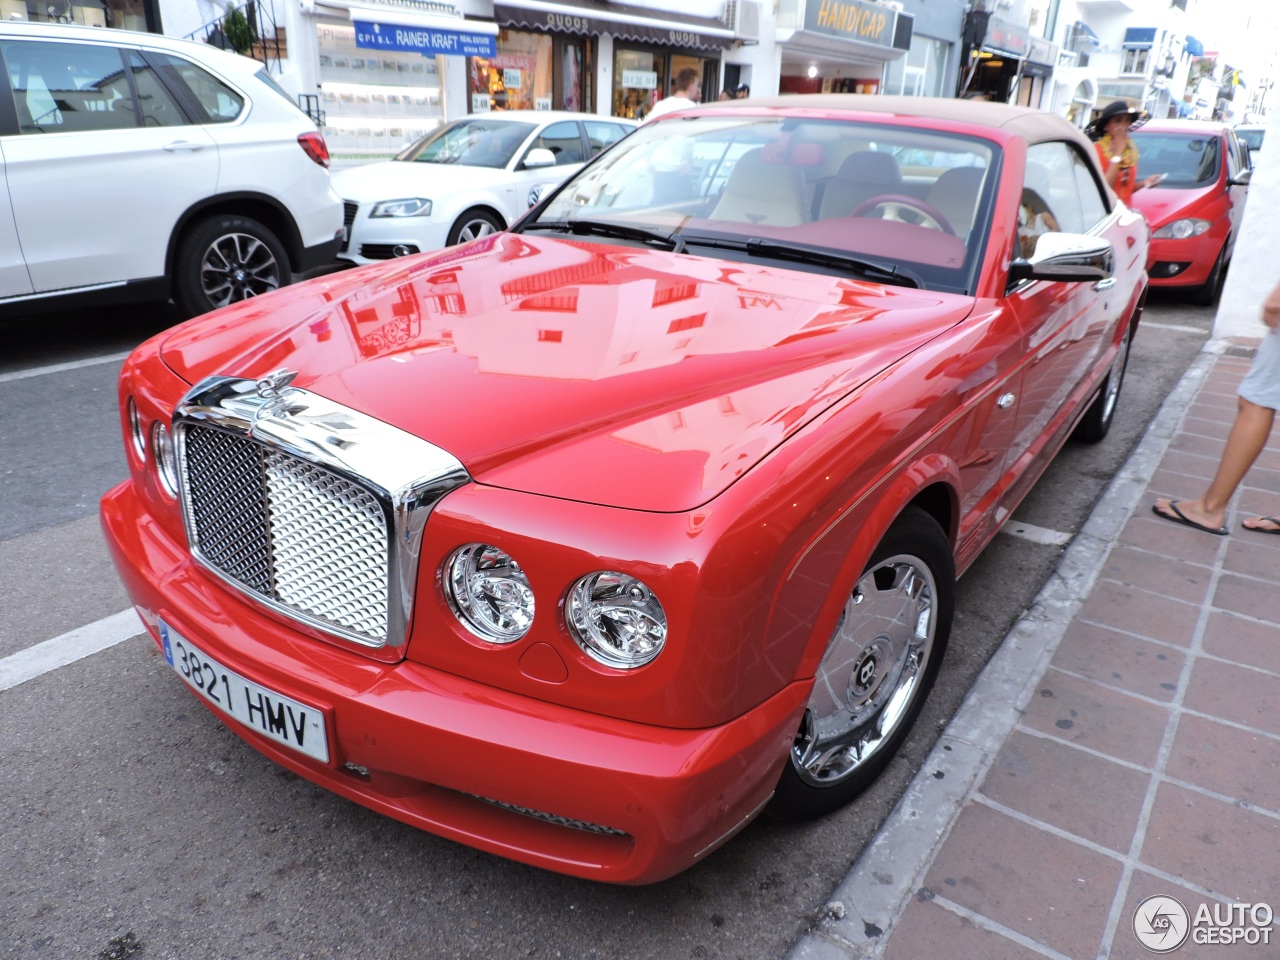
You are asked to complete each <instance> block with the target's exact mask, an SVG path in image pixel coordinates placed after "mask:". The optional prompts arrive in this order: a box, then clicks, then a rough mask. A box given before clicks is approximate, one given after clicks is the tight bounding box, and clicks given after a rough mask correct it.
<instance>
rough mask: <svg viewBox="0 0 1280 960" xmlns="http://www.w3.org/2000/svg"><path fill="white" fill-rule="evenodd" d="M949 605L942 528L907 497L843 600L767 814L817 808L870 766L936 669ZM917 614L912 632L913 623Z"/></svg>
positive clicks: (884, 754) (911, 714)
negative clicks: (905, 505) (908, 502)
mask: <svg viewBox="0 0 1280 960" xmlns="http://www.w3.org/2000/svg"><path fill="white" fill-rule="evenodd" d="M868 601H870V602H868ZM864 604H866V606H865V607H864V606H863V605H864ZM954 607H955V562H954V559H953V557H952V555H951V546H950V544H949V543H948V542H947V538H946V535H945V534H944V533H943V532H942V528H941V527H939V526H938V524H937V522H936V521H935V520H934V519H933V518H932V517H931V516H929V515H928V514H927V513H925V512H924V511H923V510H921V509H919V508H918V507H908V508H907V509H906V510H904V511H903V513H902V516H900V517H899V518H898V519H897V520H896V521H895V522H894V524H893V526H892V527H891V528H890V529H889V532H888V533H886V534H885V536H884V539H883V540H882V541H881V542H880V545H879V546H877V547H876V549H875V552H874V553H872V555H871V560H870V562H869V563H868V564H867V568H866V570H865V571H864V572H863V574H862V576H861V577H860V578H859V579H858V583H857V585H856V586H855V587H854V589H853V591H852V592H851V593H850V595H849V598H848V600H847V601H846V603H845V609H844V612H843V613H842V614H841V617H840V622H839V624H837V626H836V630H835V633H834V634H832V637H831V640H830V641H829V643H828V646H827V651H826V653H825V654H824V656H823V658H822V663H821V664H820V665H819V666H818V670H817V676H816V677H815V680H814V687H813V692H812V693H811V694H810V697H809V703H808V705H807V707H806V708H805V714H804V719H803V720H802V721H801V723H800V729H799V730H798V731H797V732H796V736H795V741H794V742H793V744H792V747H791V750H790V752H789V753H788V756H787V762H786V766H785V767H784V768H783V771H782V776H781V778H780V779H779V781H778V786H777V789H776V790H775V792H774V795H773V799H772V801H770V804H769V813H770V815H772V816H773V817H775V818H777V819H780V820H807V819H810V818H813V817H819V816H822V815H824V814H827V813H830V812H832V811H833V810H838V809H839V808H840V807H842V806H844V805H845V804H846V803H848V802H849V801H850V800H852V799H853V798H854V797H856V796H857V795H858V794H859V793H861V792H862V791H863V790H865V789H866V788H867V787H868V786H870V785H871V783H872V782H873V781H874V780H875V778H876V777H877V776H879V774H880V772H881V771H882V770H883V769H884V767H885V766H886V765H887V764H888V763H889V761H890V760H892V759H893V755H894V754H895V753H896V752H897V751H898V748H899V747H901V746H902V742H903V741H904V740H905V739H906V737H907V734H908V732H909V731H910V730H911V726H912V724H914V723H915V721H916V717H918V716H919V714H920V710H921V708H922V707H923V706H924V702H925V699H926V698H927V697H928V695H929V691H930V690H931V689H932V688H933V684H934V681H935V680H936V679H937V676H938V670H939V668H940V666H941V663H942V656H943V653H944V652H945V651H946V648H947V638H948V637H949V636H950V634H951V618H952V614H953V611H954ZM856 608H862V609H856ZM926 613H927V618H926V616H925V614H926ZM926 619H927V626H926V627H925V629H924V635H921V633H920V629H919V624H920V623H921V622H923V621H924V620H926ZM886 623H888V624H890V625H891V626H890V627H889V628H886ZM895 628H896V629H895Z"/></svg>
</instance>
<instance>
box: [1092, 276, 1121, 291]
mask: <svg viewBox="0 0 1280 960" xmlns="http://www.w3.org/2000/svg"><path fill="white" fill-rule="evenodd" d="M1115 285H1116V278H1115V277H1107V278H1106V279H1105V280H1099V281H1098V282H1097V283H1095V284H1094V285H1093V289H1095V290H1110V289H1111V288H1112V287H1114V286H1115Z"/></svg>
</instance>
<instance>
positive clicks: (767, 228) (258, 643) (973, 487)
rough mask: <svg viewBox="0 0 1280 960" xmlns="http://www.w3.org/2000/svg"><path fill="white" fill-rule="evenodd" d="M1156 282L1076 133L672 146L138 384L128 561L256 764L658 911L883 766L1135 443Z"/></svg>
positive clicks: (694, 119)
mask: <svg viewBox="0 0 1280 960" xmlns="http://www.w3.org/2000/svg"><path fill="white" fill-rule="evenodd" d="M1147 245H1148V232H1147V226H1146V223H1145V221H1144V220H1143V219H1142V218H1141V217H1140V216H1138V215H1137V214H1134V213H1131V212H1129V211H1128V210H1126V209H1125V208H1123V207H1122V206H1118V205H1116V204H1115V201H1114V198H1113V197H1112V196H1111V195H1110V194H1109V193H1108V191H1107V189H1106V187H1105V186H1104V185H1103V183H1102V179H1101V177H1100V175H1099V172H1098V170H1097V169H1096V165H1095V161H1094V151H1093V148H1092V146H1091V144H1090V143H1089V142H1088V141H1087V140H1085V139H1084V138H1083V136H1082V135H1081V134H1080V133H1079V131H1077V130H1076V129H1075V128H1073V127H1072V126H1070V125H1069V124H1068V123H1066V121H1064V120H1061V119H1059V118H1057V117H1055V116H1052V115H1048V114H1044V113H1039V112H1035V111H1030V110H1025V109H1021V108H1015V107H1007V106H1003V105H992V104H985V103H974V102H960V101H952V100H940V101H934V100H927V99H895V98H888V97H854V96H847V97H787V98H783V99H778V100H748V101H737V102H730V103H723V104H716V105H708V106H705V107H701V108H698V109H696V110H691V111H688V112H686V113H683V114H673V115H671V116H670V117H668V118H663V119H662V120H659V121H655V122H653V123H651V124H648V125H646V126H644V127H642V128H640V129H639V130H638V131H637V132H636V133H634V134H633V135H631V136H630V137H627V138H626V139H625V140H623V141H621V142H620V143H618V144H617V145H615V146H614V147H612V148H611V149H609V150H608V151H606V152H605V153H604V154H602V155H601V156H600V157H599V158H598V159H596V160H595V161H594V162H593V163H591V164H590V165H589V166H588V167H586V168H585V169H584V170H583V171H582V172H581V173H580V174H579V175H577V176H576V177H574V178H573V179H572V180H570V181H568V182H567V183H566V184H565V185H564V186H562V187H561V188H560V189H559V190H557V191H556V192H555V193H553V194H551V195H549V196H548V197H546V198H544V199H543V200H542V201H541V203H540V204H539V205H538V206H537V207H535V208H534V209H533V210H531V211H530V213H529V214H528V215H527V216H526V217H525V218H524V219H523V220H522V221H520V222H519V223H517V224H516V225H515V226H514V227H513V228H512V229H511V230H510V231H509V232H506V233H501V234H496V235H493V236H490V237H486V238H483V239H481V240H478V241H476V242H474V243H471V244H468V245H465V246H462V247H456V248H453V249H450V250H448V251H445V252H441V253H435V254H428V255H423V256H417V257H409V258H405V259H403V260H398V261H391V262H388V263H385V264H379V265H375V266H370V267H364V268H361V269H357V270H353V271H350V272H346V273H341V274H335V275H331V276H329V277H326V278H322V279H319V280H314V281H312V282H310V283H305V284H301V285H298V286H294V287H289V288H287V289H284V290H281V291H279V292H278V293H275V294H272V295H270V296H266V297H262V298H260V299H255V300H249V301H246V302H244V303H242V304H238V305H236V306H232V307H229V308H226V309H223V310H220V311H217V312H215V313H211V314H208V315H206V316H204V317H201V318H198V319H196V320H194V321H191V322H189V323H187V324H185V325H183V326H179V327H177V328H175V329H173V330H171V331H169V332H167V333H164V334H161V335H160V336H157V337H155V338H154V339H152V340H151V341H149V342H147V343H146V344H144V345H142V346H141V347H139V348H138V350H137V351H136V352H135V353H134V354H133V356H132V357H131V358H130V359H129V360H128V362H127V363H126V364H125V366H124V370H123V373H122V376H121V382H120V401H121V407H122V422H123V428H124V439H125V444H126V447H127V448H128V455H129V462H130V466H131V476H130V478H129V480H128V481H127V482H125V483H123V484H121V485H120V486H119V487H117V488H115V489H114V490H112V491H110V492H109V493H108V494H107V495H106V497H105V498H104V500H103V504H102V520H103V524H104V527H105V529H106V534H107V538H108V540H109V542H110V544H111V548H112V550H113V552H114V556H115V559H116V562H117V563H118V565H119V568H120V571H121V574H122V576H123V578H124V580H125V582H126V584H127V585H128V588H129V590H130V592H131V594H132V596H133V598H134V602H135V604H136V606H137V610H138V612H139V614H140V615H141V617H142V620H143V621H144V622H145V624H146V626H147V628H148V630H149V631H150V632H151V634H152V635H153V637H154V639H155V642H156V643H157V644H158V645H159V646H160V647H161V648H162V649H163V651H164V655H165V657H166V659H167V660H168V661H169V663H170V664H172V665H173V667H174V669H175V670H176V671H177V673H178V674H179V676H180V677H181V678H182V680H183V681H185V682H186V683H187V684H188V685H189V686H190V687H191V688H192V690H193V691H194V693H195V695H196V696H197V697H198V698H199V699H200V700H201V701H202V702H203V703H204V704H205V705H206V706H207V707H208V708H209V709H210V710H211V711H212V712H213V713H214V714H215V715H216V716H218V717H219V718H220V719H222V720H224V721H225V722H227V723H228V724H229V725H230V727H231V728H232V729H233V730H235V731H236V732H237V733H238V734H240V735H241V736H242V737H244V738H245V739H246V740H247V741H248V742H249V743H250V744H251V745H252V746H254V747H255V748H256V749H258V750H260V751H262V752H263V753H264V754H266V755H268V756H270V757H272V758H273V759H275V760H276V761H278V762H279V763H281V764H283V765H285V766H286V767H288V768H289V769H291V770H293V771H295V772H297V773H299V774H301V775H302V776H305V777H307V778H309V779H311V780H313V781H315V782H316V783H319V784H322V785H324V786H326V787H328V788H329V789H331V790H333V791H335V792H337V793H339V794H341V795H343V796H345V797H348V798H350V799H352V800H355V801H357V802H358V803H361V804H364V805H366V806H368V807H371V808H373V809H375V810H379V811H381V812H383V813H386V814H389V815H390V816H393V817H396V818H398V819H400V820H403V821H405V822H407V823H410V824H414V825H416V826H418V827H421V828H423V829H425V830H430V831H433V832H435V833H438V834H440V835H443V836H446V837H450V838H453V839H455V840H458V841H460V842H462V843H467V844H471V845H474V846H476V847H479V848H482V849H484V850H488V851H491V852H494V853H498V854H501V855H503V856H507V857H511V858H514V859H517V860H521V861H524V862H526V863H531V864H536V865H538V866H541V867H546V868H548V869H551V870H558V871H562V872H565V873H569V874H574V875H577V876H581V877H589V878H593V879H598V880H605V881H612V882H619V883H645V882H652V881H656V880H660V879H662V878H664V877H668V876H671V875H672V874H674V873H676V872H677V871H679V870H682V869H684V868H686V867H688V866H690V865H691V864H693V863H694V862H696V861H697V860H698V859H699V858H701V857H704V856H706V855H707V854H708V853H709V852H710V851H712V850H714V849H715V848H716V847H717V846H718V845H720V844H722V843H724V842H725V841H726V840H727V839H728V838H729V837H731V836H732V835H733V834H734V833H735V832H736V831H737V830H739V829H740V828H741V827H742V826H743V825H744V824H746V823H747V822H748V821H750V820H751V818H752V817H754V816H756V815H757V814H759V813H760V812H761V811H762V810H764V809H766V808H770V809H771V810H772V812H773V813H774V814H776V815H778V816H781V817H787V818H801V817H811V816H815V815H820V814H822V813H824V812H827V811H830V810H833V809H835V808H836V807H838V806H840V805H842V804H844V803H847V802H848V801H849V800H850V799H851V798H853V797H854V796H855V795H856V794H857V793H858V792H859V791H860V790H862V789H863V788H864V787H865V786H867V784H868V783H870V782H871V780H872V779H873V778H874V777H875V776H876V775H877V773H878V772H879V771H880V770H881V769H882V768H883V767H884V766H885V764H886V763H887V762H888V761H889V760H890V758H891V757H892V755H893V753H894V751H895V750H896V749H897V748H898V746H899V745H900V743H901V742H902V740H903V739H904V737H905V736H906V733H907V731H908V729H909V727H910V726H911V724H912V722H913V721H914V720H915V718H916V716H917V714H918V713H919V711H920V708H921V706H922V703H923V701H924V699H925V697H926V696H927V694H928V692H929V689H930V687H931V686H932V684H933V682H934V678H935V677H936V676H937V673H938V670H939V668H940V667H941V665H942V660H943V652H944V649H945V647H946V643H947V636H948V632H949V629H950V625H951V618H952V606H953V596H954V586H955V580H956V577H957V575H958V574H959V573H961V572H962V571H963V570H964V569H965V568H966V567H967V566H968V565H969V564H970V563H971V562H972V561H973V559H974V557H975V556H976V555H977V553H978V551H979V550H981V549H982V547H983V545H984V544H986V543H987V542H988V541H989V540H990V539H991V538H992V537H993V536H994V535H995V533H996V531H997V529H999V527H1000V525H1001V524H1002V523H1003V522H1004V521H1005V520H1006V519H1007V518H1008V517H1009V515H1010V513H1011V511H1012V510H1013V509H1014V508H1015V506H1016V505H1017V504H1018V502H1019V501H1020V500H1021V498H1022V497H1023V496H1024V495H1025V494H1026V492H1027V490H1028V488H1029V487H1030V486H1031V484H1032V483H1034V481H1035V480H1036V478H1037V477H1038V476H1039V475H1040V473H1041V471H1042V470H1043V469H1044V467H1045V465H1046V464H1047V463H1048V462H1049V460H1050V458H1052V457H1053V455H1054V453H1055V452H1056V451H1057V450H1058V449H1059V447H1060V446H1061V445H1062V444H1063V443H1064V442H1065V441H1066V440H1067V438H1068V437H1069V436H1070V435H1072V434H1073V433H1074V434H1075V435H1076V436H1077V437H1079V438H1081V439H1084V440H1087V441H1096V440H1099V439H1101V438H1102V437H1103V436H1104V435H1105V434H1106V433H1107V429H1108V427H1109V426H1110V424H1111V421H1112V417H1113V414H1114V412H1115V409H1116V400H1117V397H1118V395H1119V392H1120V386H1121V381H1122V379H1123V377H1124V370H1125V361H1126V358H1127V356H1128V350H1129V343H1130V341H1131V339H1132V336H1133V333H1134V329H1135V327H1136V325H1137V322H1138V318H1139V315H1140V313H1141V310H1142V304H1143V299H1144V296H1145V293H1146V282H1147V281H1146V273H1145V271H1144V267H1145V265H1146V261H1147Z"/></svg>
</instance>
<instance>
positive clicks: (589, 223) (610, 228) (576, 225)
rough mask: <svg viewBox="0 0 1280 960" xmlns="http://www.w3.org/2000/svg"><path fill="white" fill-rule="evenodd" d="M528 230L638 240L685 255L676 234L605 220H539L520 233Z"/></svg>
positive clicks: (529, 224)
mask: <svg viewBox="0 0 1280 960" xmlns="http://www.w3.org/2000/svg"><path fill="white" fill-rule="evenodd" d="M527 230H551V231H554V232H556V233H572V234H574V235H576V236H579V237H585V236H590V235H594V236H598V237H617V238H618V239H620V240H638V241H639V242H641V243H660V244H663V245H664V246H667V247H670V248H671V250H672V252H673V253H684V240H683V239H681V238H680V237H678V236H676V235H675V234H671V233H663V232H662V231H661V230H649V229H647V228H645V227H633V226H629V225H627V224H621V223H609V222H608V221H605V220H586V219H574V220H539V221H536V222H534V223H526V224H524V225H523V226H521V227H520V230H519V232H520V233H524V232H525V231H527Z"/></svg>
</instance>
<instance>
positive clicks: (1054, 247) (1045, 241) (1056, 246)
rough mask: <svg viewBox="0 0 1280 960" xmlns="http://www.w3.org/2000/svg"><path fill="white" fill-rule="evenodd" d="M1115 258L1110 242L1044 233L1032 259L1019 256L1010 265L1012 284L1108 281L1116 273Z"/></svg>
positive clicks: (1010, 280) (1071, 235)
mask: <svg viewBox="0 0 1280 960" xmlns="http://www.w3.org/2000/svg"><path fill="white" fill-rule="evenodd" d="M1115 259H1116V251H1115V248H1114V247H1113V246H1112V245H1111V241H1110V240H1103V239H1102V238H1101V237H1091V236H1087V235H1085V234H1083V233H1045V234H1041V235H1040V236H1039V237H1037V238H1036V248H1035V250H1034V251H1033V252H1032V254H1031V256H1030V257H1028V258H1025V259H1024V258H1022V257H1019V258H1018V259H1016V260H1014V261H1013V263H1011V264H1009V282H1010V284H1014V283H1021V282H1022V281H1023V280H1056V281H1067V282H1073V281H1078V282H1082V283H1088V282H1091V281H1093V282H1096V281H1098V280H1106V279H1107V278H1108V277H1110V276H1111V274H1112V272H1113V271H1114V268H1115Z"/></svg>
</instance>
